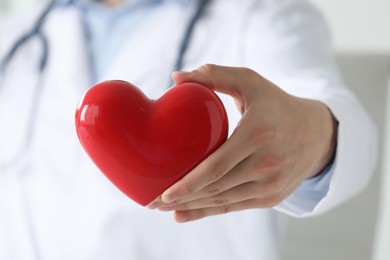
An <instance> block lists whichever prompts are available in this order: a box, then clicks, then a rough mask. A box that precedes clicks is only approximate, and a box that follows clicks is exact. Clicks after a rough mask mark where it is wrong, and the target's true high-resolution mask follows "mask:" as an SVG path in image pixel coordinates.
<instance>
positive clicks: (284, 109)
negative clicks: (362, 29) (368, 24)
mask: <svg viewBox="0 0 390 260" xmlns="http://www.w3.org/2000/svg"><path fill="white" fill-rule="evenodd" d="M98 2H99V3H98ZM0 39H1V45H0V59H1V60H2V63H1V64H2V67H1V75H0V77H1V78H0V83H1V85H0V173H1V174H0V211H1V212H0V230H1V232H0V259H56V260H57V259H135V260H141V259H142V260H144V259H145V260H149V259H151V260H152V259H180V260H182V259H186V260H192V259H194V260H195V259H197V260H198V259H223V260H226V259H232V260H233V259H245V260H251V259H253V260H254V259H256V260H263V259H264V260H276V259H279V253H280V249H281V242H282V238H283V231H282V228H283V215H284V214H289V215H293V216H297V217H306V216H314V215H317V214H320V213H323V212H325V211H327V210H329V209H331V208H333V207H335V206H337V205H339V204H340V203H342V202H344V201H345V200H347V199H349V198H351V197H352V196H354V195H355V194H357V193H358V192H359V191H361V190H362V189H363V188H364V187H365V185H366V184H367V182H368V180H369V178H370V175H371V174H372V173H373V170H374V168H375V164H376V157H377V139H376V130H375V127H374V126H373V124H372V122H371V119H370V118H369V116H368V115H367V113H366V112H365V110H364V109H363V108H362V106H361V104H360V103H359V102H358V100H357V99H356V98H355V96H354V95H353V94H352V93H351V92H350V91H349V90H348V89H347V88H346V87H345V86H344V84H343V82H342V80H341V79H340V77H339V75H338V71H337V68H336V65H335V62H334V58H333V56H332V54H331V50H330V42H329V35H328V31H327V28H326V26H325V24H324V21H323V19H322V18H321V16H320V15H319V13H318V12H317V11H316V10H315V9H313V7H311V6H310V5H309V4H308V3H306V2H304V1H298V0H280V1H277V0H243V1H236V0H214V1H202V0H201V1H198V0H193V1H191V0H144V1H141V0H128V1H125V0H122V1H121V0H105V1H96V2H94V1H92V0H91V1H88V0H78V1H60V0H59V1H56V2H55V3H54V4H53V5H51V6H50V7H49V8H47V9H46V12H44V14H43V15H42V10H38V11H37V13H35V12H33V13H29V14H24V15H23V16H21V17H15V18H11V19H10V20H8V21H7V22H5V23H4V24H3V25H2V26H1V27H0ZM205 64H221V65H224V66H228V67H224V66H218V65H205ZM173 70H181V71H191V72H175V73H174V74H173V80H174V81H175V82H177V83H180V82H184V81H196V82H200V83H203V84H205V85H206V86H208V87H210V88H211V89H213V90H215V91H218V92H222V93H223V94H221V98H222V99H223V102H224V104H225V106H226V109H227V112H228V115H229V121H230V122H229V123H230V128H231V136H230V138H229V140H228V141H227V142H226V143H225V144H224V145H223V146H221V148H220V149H218V150H217V151H216V152H215V153H214V154H212V155H211V156H210V157H209V158H207V159H206V160H205V161H203V162H202V163H201V164H200V165H199V166H198V167H197V168H195V169H194V170H193V171H192V172H190V173H189V174H188V175H187V176H186V177H184V178H183V179H182V180H181V181H179V182H178V183H176V184H175V185H173V186H172V187H171V188H170V189H168V190H167V191H166V192H164V194H163V195H162V197H161V198H159V199H157V200H156V201H154V202H153V203H151V204H150V205H149V208H151V209H156V208H158V209H160V211H162V212H160V211H156V210H148V209H147V208H142V207H140V206H139V205H138V204H135V203H133V202H132V201H130V200H129V199H128V198H127V197H126V196H124V195H123V194H122V193H121V192H120V191H118V190H117V189H116V188H115V187H114V186H113V185H111V183H109V182H108V181H107V180H106V179H105V177H104V176H103V175H102V174H101V173H100V172H99V171H98V170H97V169H96V167H95V166H94V165H93V164H92V163H91V161H90V160H89V159H88V158H87V156H86V155H85V152H84V151H83V150H82V148H81V146H80V144H79V142H78V140H77V137H76V134H75V129H74V118H73V116H74V111H75V106H76V104H77V101H78V100H79V98H80V97H81V95H82V94H83V93H84V92H85V91H86V89H87V88H88V87H89V86H91V85H92V84H93V83H96V82H99V81H102V80H105V79H123V80H127V81H129V82H132V83H133V84H135V85H137V86H139V87H141V89H142V90H143V92H145V93H146V94H147V95H148V96H149V97H150V98H157V97H158V96H159V95H161V94H162V93H163V92H164V91H165V90H166V88H167V87H168V86H170V85H171V82H170V81H171V79H170V75H171V72H172V71H173ZM271 82H272V83H271ZM225 94H227V95H225ZM236 104H237V106H236ZM238 122H239V124H238ZM236 126H237V127H236ZM129 159H131V158H129ZM244 209H251V210H244ZM164 211H174V212H175V215H174V217H175V219H176V221H178V222H188V223H186V224H183V225H179V224H178V223H176V222H175V221H174V220H173V218H172V215H171V214H169V213H165V212H164ZM231 211H236V212H231ZM228 212H230V213H229V214H224V213H228ZM211 215H218V216H213V217H211ZM200 218H203V219H201V220H199V219H200ZM194 220H197V221H194Z"/></svg>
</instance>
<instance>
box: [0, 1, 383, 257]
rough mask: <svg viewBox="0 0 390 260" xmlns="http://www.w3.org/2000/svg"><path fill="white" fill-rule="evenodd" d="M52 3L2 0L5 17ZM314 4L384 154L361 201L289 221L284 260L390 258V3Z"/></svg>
mask: <svg viewBox="0 0 390 260" xmlns="http://www.w3.org/2000/svg"><path fill="white" fill-rule="evenodd" d="M46 1H47V0H0V19H2V18H4V17H5V16H6V15H8V14H9V13H11V12H19V11H24V10H28V9H29V8H31V7H32V6H34V5H36V4H39V3H43V2H46ZM311 1H312V2H314V3H315V4H316V5H317V6H318V7H319V9H320V10H321V11H322V12H323V13H324V15H325V17H326V18H327V20H328V22H329V25H330V28H331V30H332V34H333V41H334V48H335V52H336V54H337V57H338V62H339V64H340V68H341V71H342V73H343V75H344V78H345V80H346V82H347V83H348V85H349V86H350V87H351V88H352V89H353V90H354V91H355V93H356V94H357V95H358V96H359V98H360V99H361V100H362V102H363V104H364V105H365V107H366V108H367V110H368V111H369V112H370V113H371V115H372V117H373V118H374V120H375V121H376V123H377V125H378V128H379V131H380V133H381V137H382V140H381V143H382V150H383V151H384V152H383V153H382V156H381V158H382V159H381V161H380V164H379V167H378V170H377V173H376V175H375V177H374V179H373V180H372V181H371V183H370V185H369V187H368V189H367V190H365V191H364V192H363V193H362V194H361V195H359V196H358V197H357V198H355V199H353V200H352V201H350V202H348V203H346V204H345V205H343V206H342V207H339V208H337V209H335V210H333V211H331V212H329V213H327V214H325V215H323V216H320V217H317V218H311V219H304V220H297V219H292V218H289V220H288V226H287V228H288V230H287V231H288V232H287V239H286V247H285V251H284V254H283V260H297V259H299V260H313V259H314V260H347V259H353V260H369V259H372V260H388V259H390V247H389V246H388V245H387V244H388V243H389V241H390V192H387V191H386V190H389V189H390V176H388V175H389V174H390V173H389V172H390V163H389V162H390V139H389V138H386V136H385V135H384V133H387V132H389V130H390V106H387V105H386V100H390V94H388V91H387V89H388V86H389V74H390V1H389V0H311ZM0 44H1V39H0ZM386 97H387V98H386ZM386 107H387V110H388V112H386ZM383 158H387V160H386V159H383ZM386 241H387V242H386ZM386 243H387V244H386Z"/></svg>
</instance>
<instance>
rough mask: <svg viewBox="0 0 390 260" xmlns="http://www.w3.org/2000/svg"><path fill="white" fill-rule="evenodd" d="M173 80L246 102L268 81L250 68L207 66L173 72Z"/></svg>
mask: <svg viewBox="0 0 390 260" xmlns="http://www.w3.org/2000/svg"><path fill="white" fill-rule="evenodd" d="M172 79H173V80H174V81H175V82H176V83H178V84H180V83H184V82H188V81H193V82H197V83H200V84H202V85H205V86H207V87H209V88H210V89H212V90H215V91H218V92H222V93H224V94H228V95H230V96H233V97H236V98H239V99H240V100H242V101H244V100H245V99H246V98H247V97H248V96H250V93H251V92H252V91H251V90H252V89H254V88H257V87H256V86H257V85H258V84H259V83H260V84H261V83H263V82H265V81H266V80H265V79H264V78H263V77H261V76H260V75H259V74H257V73H256V72H255V71H253V70H251V69H248V68H238V67H226V66H218V65H213V64H207V65H203V66H201V67H199V68H198V69H196V70H194V71H192V72H177V71H176V72H173V73H172Z"/></svg>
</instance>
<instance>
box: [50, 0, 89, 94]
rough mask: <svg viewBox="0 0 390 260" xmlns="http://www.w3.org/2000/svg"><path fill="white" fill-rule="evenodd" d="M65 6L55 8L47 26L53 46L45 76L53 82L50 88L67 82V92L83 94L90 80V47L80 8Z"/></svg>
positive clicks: (65, 89)
mask: <svg viewBox="0 0 390 260" xmlns="http://www.w3.org/2000/svg"><path fill="white" fill-rule="evenodd" d="M63 8H64V9H65V10H56V11H53V13H52V14H51V15H50V16H49V17H48V21H47V22H46V26H45V32H46V35H47V36H48V40H49V46H50V47H49V48H50V49H49V61H48V66H47V67H48V68H47V71H46V78H47V82H50V83H51V84H49V85H50V86H48V87H49V88H50V87H55V86H58V85H61V86H65V88H64V91H67V92H68V94H70V92H74V93H73V94H76V95H77V96H79V97H80V95H81V94H82V93H83V92H84V91H85V90H86V89H87V88H88V87H89V85H90V84H91V73H90V66H89V50H88V48H87V44H86V40H85V34H84V28H83V25H82V19H81V13H80V11H79V10H78V9H77V8H74V7H63ZM58 89H62V88H58ZM64 94H65V93H64Z"/></svg>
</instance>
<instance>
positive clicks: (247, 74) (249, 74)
mask: <svg viewBox="0 0 390 260" xmlns="http://www.w3.org/2000/svg"><path fill="white" fill-rule="evenodd" d="M238 69H239V70H240V73H241V74H242V75H244V76H245V77H247V78H251V77H255V76H257V73H256V72H255V71H254V70H252V69H250V68H247V67H241V68H238Z"/></svg>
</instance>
